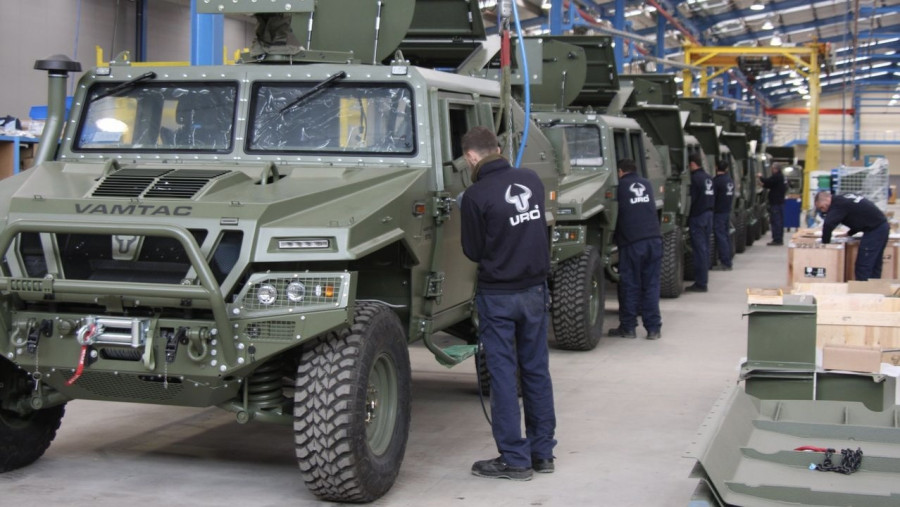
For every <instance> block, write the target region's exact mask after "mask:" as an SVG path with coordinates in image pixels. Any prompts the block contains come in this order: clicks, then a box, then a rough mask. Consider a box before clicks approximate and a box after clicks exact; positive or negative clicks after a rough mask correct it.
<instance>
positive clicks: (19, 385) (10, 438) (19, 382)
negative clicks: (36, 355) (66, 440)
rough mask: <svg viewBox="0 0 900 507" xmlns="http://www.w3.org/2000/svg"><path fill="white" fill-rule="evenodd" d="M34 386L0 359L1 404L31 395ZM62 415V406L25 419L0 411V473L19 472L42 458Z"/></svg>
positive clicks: (63, 408)
mask: <svg viewBox="0 0 900 507" xmlns="http://www.w3.org/2000/svg"><path fill="white" fill-rule="evenodd" d="M33 382H34V381H33V380H31V378H30V377H29V376H28V374H27V373H26V372H25V371H24V370H19V369H18V368H17V367H16V366H15V365H14V364H13V363H11V362H9V361H8V360H6V359H4V358H0V384H2V386H3V388H2V389H0V401H3V398H5V397H6V396H10V397H13V396H17V395H19V394H20V393H28V392H31V390H33V385H34V384H33ZM10 399H12V398H10ZM65 412H66V407H65V405H64V404H63V405H57V406H55V407H50V408H45V409H42V410H35V411H33V412H31V413H30V414H26V415H21V414H18V413H16V412H13V411H11V410H4V409H2V408H0V472H8V471H10V470H15V469H17V468H22V467H24V466H27V465H30V464H32V463H34V462H35V461H36V460H37V459H38V458H40V457H41V456H43V455H44V452H45V451H46V450H47V448H48V447H50V442H52V441H53V439H54V438H56V430H58V429H59V424H60V422H61V421H62V418H63V415H64V414H65Z"/></svg>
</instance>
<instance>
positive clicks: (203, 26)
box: [191, 0, 225, 65]
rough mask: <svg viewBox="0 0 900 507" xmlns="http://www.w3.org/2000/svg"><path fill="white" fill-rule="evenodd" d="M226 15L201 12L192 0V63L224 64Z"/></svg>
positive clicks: (194, 0)
mask: <svg viewBox="0 0 900 507" xmlns="http://www.w3.org/2000/svg"><path fill="white" fill-rule="evenodd" d="M224 32H225V16H224V15H222V14H199V13H198V12H197V0H191V65H222V51H224V46H225V41H224Z"/></svg>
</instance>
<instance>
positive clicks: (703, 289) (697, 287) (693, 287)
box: [684, 283, 709, 292]
mask: <svg viewBox="0 0 900 507" xmlns="http://www.w3.org/2000/svg"><path fill="white" fill-rule="evenodd" d="M684 291H685V292H708V291H709V289H708V288H706V287H702V286H700V285H697V284H696V283H695V284H694V285H688V286H687V287H685V288H684Z"/></svg>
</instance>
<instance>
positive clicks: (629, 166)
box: [616, 158, 637, 173]
mask: <svg viewBox="0 0 900 507" xmlns="http://www.w3.org/2000/svg"><path fill="white" fill-rule="evenodd" d="M616 167H618V168H619V170H620V171H622V172H623V173H633V172H635V171H636V170H637V164H635V163H634V160H631V159H630V158H623V159H622V160H619V161H618V162H616Z"/></svg>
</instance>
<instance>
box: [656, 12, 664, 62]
mask: <svg viewBox="0 0 900 507" xmlns="http://www.w3.org/2000/svg"><path fill="white" fill-rule="evenodd" d="M656 57H657V58H659V59H660V60H662V59H664V58H665V57H666V18H665V17H664V16H662V15H661V14H659V13H657V14H656ZM665 71H666V70H665V69H664V68H663V64H662V62H656V73H657V74H662V73H664V72H665Z"/></svg>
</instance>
